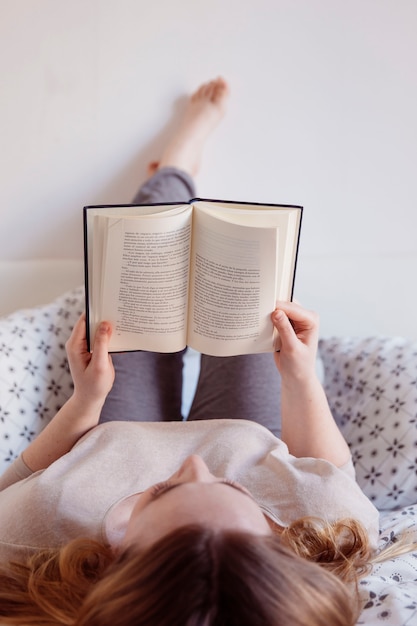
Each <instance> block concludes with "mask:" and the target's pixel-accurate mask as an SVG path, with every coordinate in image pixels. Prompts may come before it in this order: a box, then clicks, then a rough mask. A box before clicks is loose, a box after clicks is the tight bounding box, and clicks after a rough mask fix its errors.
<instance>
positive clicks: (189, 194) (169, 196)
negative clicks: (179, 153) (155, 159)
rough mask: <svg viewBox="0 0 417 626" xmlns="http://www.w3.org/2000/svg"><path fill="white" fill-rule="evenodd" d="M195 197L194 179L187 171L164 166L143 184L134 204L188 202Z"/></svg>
mask: <svg viewBox="0 0 417 626" xmlns="http://www.w3.org/2000/svg"><path fill="white" fill-rule="evenodd" d="M194 197H195V185H194V181H193V179H192V178H191V176H190V175H189V174H187V172H183V171H182V170H177V169H176V168H175V167H163V168H162V169H160V170H158V171H157V172H156V173H155V174H154V175H153V176H152V178H150V179H149V180H147V181H146V182H145V183H144V184H143V185H142V186H141V188H140V189H139V191H138V192H137V194H136V195H135V197H134V198H133V200H132V204H157V203H159V202H160V203H162V204H164V203H165V202H188V200H190V199H191V198H194Z"/></svg>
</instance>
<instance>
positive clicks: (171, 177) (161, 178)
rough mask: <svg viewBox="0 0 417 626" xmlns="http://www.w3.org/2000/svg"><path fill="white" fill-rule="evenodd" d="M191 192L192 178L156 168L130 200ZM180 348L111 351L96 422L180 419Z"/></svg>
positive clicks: (175, 197)
mask: <svg viewBox="0 0 417 626" xmlns="http://www.w3.org/2000/svg"><path fill="white" fill-rule="evenodd" d="M194 196H195V187H194V183H193V180H192V178H191V177H190V176H189V175H188V174H187V173H186V172H182V171H180V170H177V169H175V168H173V167H166V168H163V169H161V170H158V171H157V172H156V174H155V175H154V176H152V178H150V179H149V180H148V181H146V183H145V184H144V185H143V186H142V187H141V188H140V189H139V191H138V193H137V194H136V196H135V197H134V199H133V204H154V203H165V202H188V200H189V199H190V198H192V197H194ZM182 357H183V352H177V353H174V354H159V353H155V352H126V353H124V354H113V364H114V367H115V370H116V379H115V382H114V385H113V388H112V390H111V392H110V393H109V395H108V396H107V399H106V402H105V404H104V407H103V410H102V412H101V416H100V422H109V421H114V420H122V421H123V420H134V421H146V422H148V421H155V422H159V421H171V420H181V419H182V416H181V393H182V368H183V358H182Z"/></svg>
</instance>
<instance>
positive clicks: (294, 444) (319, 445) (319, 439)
mask: <svg viewBox="0 0 417 626" xmlns="http://www.w3.org/2000/svg"><path fill="white" fill-rule="evenodd" d="M281 415H282V417H281V419H282V434H281V438H282V440H283V441H284V442H285V443H286V444H287V446H288V449H289V452H290V453H291V454H293V455H294V456H297V457H313V458H320V459H325V460H327V461H330V462H331V463H334V464H335V465H337V466H339V467H340V466H342V465H344V464H345V463H346V462H347V461H348V460H349V456H350V450H349V447H348V445H347V443H346V441H345V439H344V437H343V436H342V434H341V432H340V430H339V428H338V427H337V424H336V422H335V421H334V418H333V416H332V414H331V411H330V408H329V405H328V402H327V398H326V395H325V393H324V390H323V387H322V386H321V384H320V381H319V380H318V379H317V377H312V378H311V379H309V380H307V381H303V382H301V381H296V380H285V379H283V381H282V387H281Z"/></svg>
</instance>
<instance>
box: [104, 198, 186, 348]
mask: <svg viewBox="0 0 417 626" xmlns="http://www.w3.org/2000/svg"><path fill="white" fill-rule="evenodd" d="M191 212H192V208H191V207H187V210H186V211H182V212H181V213H180V214H178V215H174V216H172V217H171V218H170V219H169V220H168V219H166V218H163V219H155V218H152V217H150V216H146V217H145V218H144V219H138V218H132V219H130V218H127V219H118V218H114V217H113V218H112V217H108V218H103V219H105V220H107V225H106V226H107V227H106V237H105V243H104V251H103V256H104V259H105V262H104V266H103V277H105V279H104V280H103V282H102V286H101V288H102V297H101V304H102V307H101V315H102V319H106V320H108V321H110V322H111V323H112V324H113V327H114V330H113V336H112V339H111V346H110V349H111V350H112V351H128V350H151V351H157V352H176V351H178V350H181V349H183V348H184V347H185V345H186V323H187V300H188V281H189V257H190V235H191Z"/></svg>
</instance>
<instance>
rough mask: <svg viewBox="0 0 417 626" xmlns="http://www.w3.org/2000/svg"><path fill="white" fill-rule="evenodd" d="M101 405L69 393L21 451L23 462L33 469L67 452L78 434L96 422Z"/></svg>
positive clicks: (77, 437)
mask: <svg viewBox="0 0 417 626" xmlns="http://www.w3.org/2000/svg"><path fill="white" fill-rule="evenodd" d="M101 408H102V403H96V404H90V405H88V406H87V405H86V404H85V402H81V401H79V400H77V398H76V397H74V396H72V397H71V398H70V399H69V400H68V401H67V402H66V403H65V404H64V406H63V407H62V408H61V409H60V410H59V411H58V413H57V414H56V415H55V417H54V418H53V419H52V420H51V421H50V422H49V424H48V425H47V426H46V427H45V428H44V430H43V431H42V432H41V433H40V434H39V435H38V436H37V438H36V439H35V440H34V441H32V443H30V445H29V446H28V447H27V448H26V450H25V451H24V452H23V460H24V462H25V463H26V465H27V466H28V467H29V468H30V469H31V470H32V471H33V472H36V471H38V470H40V469H45V468H46V467H48V466H49V465H51V463H53V462H54V461H56V460H57V459H59V458H60V457H61V456H63V455H64V454H66V453H67V452H69V451H70V450H71V448H72V447H73V446H74V445H75V444H76V443H77V441H78V440H79V439H80V437H82V436H83V435H85V433H87V432H88V431H89V430H91V429H92V428H94V426H96V425H97V424H98V420H99V418H100V412H101Z"/></svg>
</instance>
